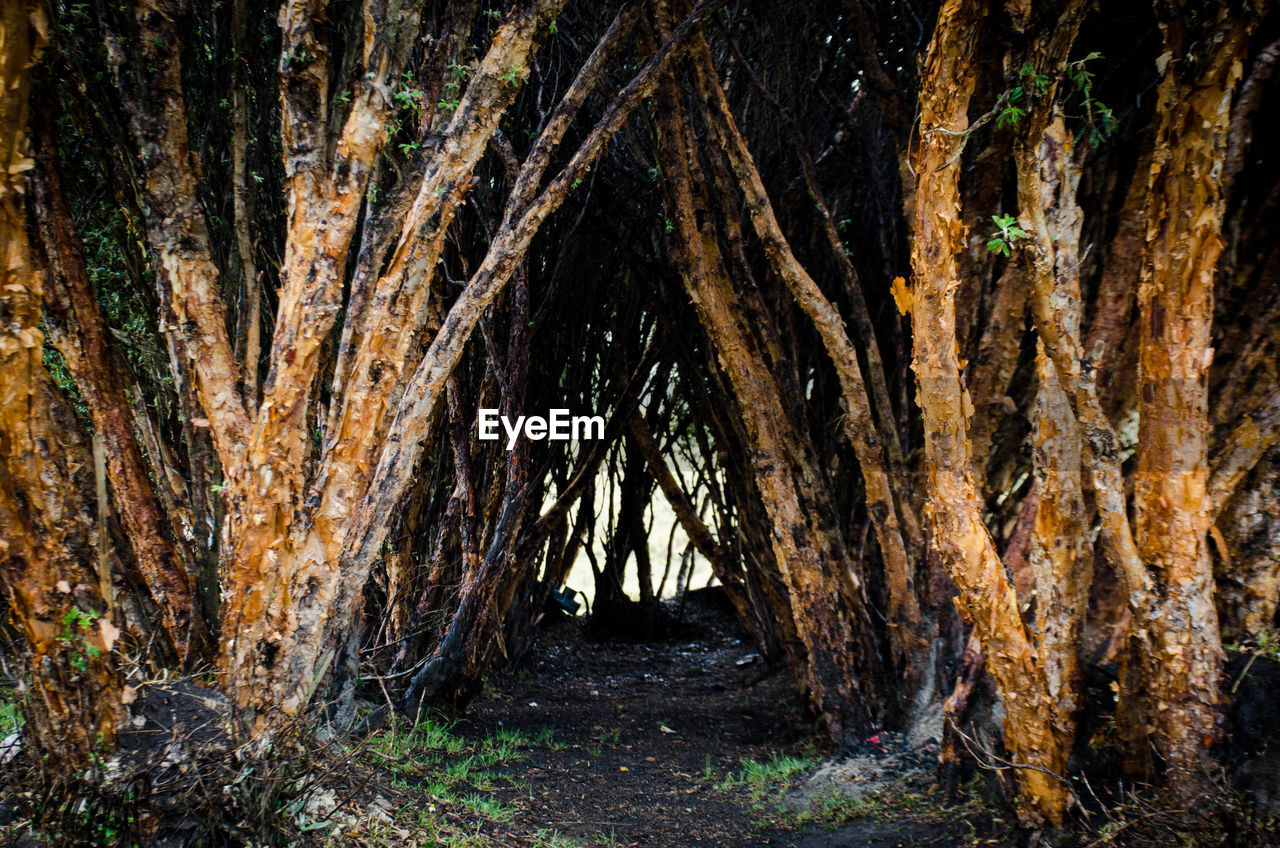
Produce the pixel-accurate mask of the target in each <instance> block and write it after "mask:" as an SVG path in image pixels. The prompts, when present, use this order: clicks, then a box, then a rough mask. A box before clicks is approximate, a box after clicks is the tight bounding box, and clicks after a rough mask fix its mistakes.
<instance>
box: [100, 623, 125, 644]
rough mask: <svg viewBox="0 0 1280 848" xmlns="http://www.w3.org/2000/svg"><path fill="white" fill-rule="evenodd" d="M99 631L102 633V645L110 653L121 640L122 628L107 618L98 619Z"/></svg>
mask: <svg viewBox="0 0 1280 848" xmlns="http://www.w3.org/2000/svg"><path fill="white" fill-rule="evenodd" d="M98 629H99V630H101V631H102V644H103V645H105V646H106V648H107V650H108V651H110V650H111V648H112V647H113V646H114V645H115V643H116V640H117V639H119V638H120V628H119V627H116V626H115V625H114V624H112V623H111V622H110V621H108V620H107V619H105V618H100V619H98Z"/></svg>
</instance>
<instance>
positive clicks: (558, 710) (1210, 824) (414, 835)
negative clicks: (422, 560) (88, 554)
mask: <svg viewBox="0 0 1280 848" xmlns="http://www.w3.org/2000/svg"><path fill="white" fill-rule="evenodd" d="M717 599H718V596H717V595H716V593H706V592H697V593H691V594H690V595H689V599H688V602H687V603H686V604H685V605H684V606H683V607H681V606H670V607H668V609H667V612H668V613H669V619H670V622H671V626H670V627H668V628H667V631H668V634H667V636H665V637H664V638H660V639H658V638H654V639H647V640H639V641H637V640H626V641H624V640H608V639H601V638H592V637H591V634H590V633H589V631H588V628H587V625H586V620H585V619H583V618H572V619H571V618H568V617H561V618H560V619H559V620H557V621H555V622H553V623H550V624H546V625H544V627H543V628H542V630H541V632H540V633H539V635H538V638H537V640H536V642H535V644H534V645H533V647H532V649H531V650H530V652H529V653H528V655H527V656H526V657H524V658H523V659H522V661H521V662H519V663H517V664H516V666H515V668H514V669H513V670H511V671H508V672H503V673H500V674H496V675H494V676H492V677H491V678H490V679H489V680H488V681H487V683H486V685H485V687H484V689H483V691H482V692H481V693H480V695H479V696H478V697H477V698H475V699H474V700H473V701H472V702H471V704H470V706H469V708H468V709H466V710H465V711H463V712H462V713H461V714H459V715H452V716H451V715H446V714H443V713H436V712H433V713H431V714H429V715H425V716H423V717H421V718H422V720H421V721H419V722H418V723H417V724H416V726H412V727H411V726H410V725H409V723H408V722H407V721H405V720H404V719H397V720H395V721H393V722H392V723H390V724H388V725H386V726H384V727H383V728H382V729H380V730H378V731H377V732H376V733H373V734H372V735H370V736H368V737H366V738H365V739H363V740H360V741H358V742H357V741H354V740H351V739H349V738H345V737H338V738H335V739H333V740H331V741H330V742H329V743H327V744H326V743H322V742H320V741H319V739H318V738H316V736H315V733H314V729H313V728H312V729H307V728H305V727H304V728H301V729H300V731H299V735H298V740H299V741H300V742H302V743H303V744H302V745H301V746H295V747H294V748H293V749H291V750H293V751H295V752H296V755H295V753H291V754H289V755H282V756H280V757H277V758H275V759H274V760H271V761H269V762H258V761H252V760H248V761H241V760H239V759H238V758H237V757H235V756H229V755H228V754H229V753H231V752H230V751H229V749H228V747H227V743H228V739H229V736H228V732H227V716H228V715H229V709H228V705H227V703H226V699H225V697H224V696H222V695H221V694H220V693H218V692H217V690H216V689H212V688H210V687H208V686H207V685H201V684H197V683H195V682H193V681H155V682H152V683H149V684H147V685H146V686H144V687H143V688H144V690H145V694H144V696H143V698H142V699H141V700H140V701H139V702H138V703H137V704H135V708H134V712H135V714H136V715H135V719H134V721H135V723H136V724H135V727H136V728H137V729H136V730H135V731H131V732H130V733H129V734H126V736H125V738H123V739H122V749H130V750H135V751H141V752H149V755H150V759H147V758H145V757H144V758H142V759H140V760H139V762H147V763H151V764H153V765H154V767H152V766H148V767H147V768H146V769H144V770H143V771H140V772H136V773H134V776H133V777H131V778H129V779H128V780H124V781H123V783H125V784H128V787H127V788H128V789H129V792H127V793H125V795H124V796H123V797H116V796H112V800H109V801H104V798H98V799H96V800H94V799H80V798H77V797H68V798H64V799H62V802H61V803H59V804H58V805H57V809H56V810H55V809H53V808H52V807H50V806H49V805H50V803H51V802H53V801H54V800H56V796H54V795H48V794H47V793H46V792H45V790H42V789H39V788H38V787H35V788H33V786H32V785H27V786H25V787H24V784H23V782H22V781H21V780H15V779H13V778H14V775H12V774H11V775H10V776H9V778H10V779H8V780H6V781H3V782H0V784H2V785H3V786H4V787H7V790H4V791H0V845H3V844H15V845H21V846H24V848H26V846H30V848H37V846H44V845H76V846H88V845H93V846H102V848H107V846H115V845H117V844H123V845H130V846H133V845H137V846H144V845H145V846H148V848H186V847H187V846H197V845H198V846H209V847H210V848H224V847H225V848H232V846H235V848H240V846H245V845H254V846H268V845H270V846H275V845H280V846H285V845H288V846H292V848H409V847H410V846H413V848H418V846H421V848H426V846H441V848H570V847H571V846H578V847H579V848H586V846H646V848H712V846H715V848H731V847H733V848H736V846H772V848H924V846H937V848H951V846H978V845H983V846H1008V848H1014V846H1031V845H1036V846H1041V845H1054V846H1059V848H1065V846H1093V848H1096V847H1097V846H1103V845H1124V846H1126V848H1134V846H1147V847H1148V848H1149V846H1175V845H1176V846H1196V847H1197V848H1199V846H1223V845H1233V846H1235V845H1243V846H1249V848H1265V846H1272V845H1278V844H1280V842H1277V840H1276V839H1275V838H1274V837H1275V836H1276V835H1277V826H1280V824H1278V823H1280V816H1277V817H1276V820H1275V821H1273V822H1272V823H1271V825H1266V824H1265V823H1264V822H1262V821H1261V820H1260V819H1259V817H1258V816H1257V815H1256V814H1255V813H1254V811H1253V810H1252V809H1251V808H1248V807H1244V806H1241V804H1240V799H1239V796H1226V795H1224V796H1223V797H1222V798H1219V799H1216V800H1215V799H1211V798H1206V803H1205V804H1203V805H1200V806H1201V807H1202V808H1203V809H1197V810H1183V809H1177V808H1175V807H1168V806H1161V805H1153V804H1152V803H1151V802H1150V801H1149V800H1147V799H1146V798H1145V797H1144V796H1141V795H1138V794H1132V793H1127V792H1120V793H1119V795H1117V796H1115V797H1114V798H1112V800H1110V801H1108V808H1107V809H1097V810H1094V811H1093V812H1091V813H1090V814H1089V821H1088V822H1087V823H1080V826H1079V827H1075V828H1073V832H1070V833H1061V834H1057V835H1054V836H1049V835H1048V834H1039V833H1036V832H1027V831H1025V830H1019V829H1018V828H1017V826H1016V823H1015V821H1014V816H1013V815H1012V814H1011V813H1010V812H1009V808H1008V806H1007V803H1006V802H1002V801H999V800H996V798H997V796H998V794H999V793H998V790H997V789H996V787H995V786H991V785H988V783H987V782H986V781H990V780H995V779H996V778H994V777H993V775H996V774H998V772H993V771H987V770H979V771H978V772H977V777H975V778H974V779H973V780H971V781H970V782H969V783H967V784H966V785H963V786H961V787H959V791H957V792H956V793H955V794H954V795H949V794H948V793H946V792H944V791H943V789H942V788H941V787H940V786H939V784H938V780H937V748H936V744H934V743H932V742H931V741H930V740H924V741H922V742H921V743H920V744H918V745H916V746H912V745H909V744H907V742H906V741H905V740H903V739H902V738H900V737H898V736H896V735H892V734H886V733H881V734H877V735H876V736H874V737H872V738H870V739H867V740H864V741H863V742H862V743H861V744H859V745H857V746H854V748H852V749H849V750H844V751H838V752H837V751H832V750H824V749H823V748H822V747H821V745H822V743H821V742H820V741H819V740H820V735H819V734H818V733H816V732H815V729H814V728H813V727H812V726H811V725H810V724H809V723H808V722H809V720H808V719H807V718H806V713H805V712H804V710H803V708H802V705H801V703H800V701H799V699H798V697H797V695H796V688H795V686H794V684H793V682H792V680H791V678H790V676H789V672H787V671H786V669H785V668H780V667H771V666H770V665H768V664H767V663H765V661H764V660H763V659H762V658H761V657H760V656H759V654H758V653H757V651H756V649H755V646H754V644H753V643H752V642H751V640H750V639H749V638H748V637H747V636H746V634H745V633H744V632H743V631H742V629H741V627H740V625H739V624H738V623H737V621H736V619H735V618H734V616H733V614H732V612H731V611H730V610H729V609H727V607H726V605H725V604H724V601H723V598H719V599H718V600H717ZM1250 656H1251V657H1252V661H1250V660H1246V659H1245V658H1244V657H1245V655H1244V654H1241V653H1239V652H1237V653H1236V654H1235V655H1234V657H1233V664H1232V669H1231V673H1232V679H1242V680H1244V682H1245V683H1246V685H1245V686H1243V687H1242V688H1240V690H1239V692H1238V693H1235V692H1233V695H1234V701H1235V706H1234V708H1233V710H1232V721H1233V722H1235V723H1236V725H1238V729H1239V730H1240V732H1242V733H1245V734H1246V735H1245V737H1244V738H1249V739H1251V740H1253V742H1252V743H1251V748H1250V751H1248V752H1243V753H1242V754H1241V755H1240V756H1236V757H1234V758H1230V757H1229V758H1228V765H1229V768H1230V771H1231V772H1232V774H1233V778H1234V779H1235V780H1236V781H1237V782H1238V784H1239V785H1240V786H1241V787H1242V788H1247V789H1249V790H1250V791H1251V792H1252V793H1253V795H1254V797H1255V798H1257V799H1260V802H1267V799H1270V803H1273V804H1274V802H1275V798H1274V791H1275V786H1276V785H1277V783H1276V776H1277V775H1278V774H1280V761H1277V756H1276V754H1277V752H1280V737H1278V736H1277V734H1278V733H1280V731H1278V730H1277V728H1280V662H1273V661H1271V660H1269V659H1266V658H1262V657H1260V656H1259V655H1257V654H1252V655H1250ZM1246 662H1248V663H1249V664H1248V665H1246V664H1245V663H1246ZM1246 672H1249V674H1248V675H1246ZM0 718H3V715H0ZM1245 755H1247V756H1245ZM195 766H201V768H199V769H197V768H194V767H195ZM135 785H136V786H137V787H139V788H140V789H141V788H145V789H146V790H147V793H148V801H147V802H145V803H144V804H143V805H139V804H138V803H137V801H136V800H134V801H131V800H130V799H136V796H134V795H133V794H132V789H133V787H134V786H135ZM1092 786H1097V787H1098V789H1099V791H1100V792H1103V793H1104V794H1106V788H1105V787H1104V786H1103V784H1102V783H1100V782H1098V783H1094V784H1092V785H1091V786H1090V793H1091V795H1092ZM6 796H7V797H6ZM104 797H105V796H104ZM1092 797H1093V798H1094V799H1095V800H1096V799H1097V795H1092ZM23 798H25V799H26V800H22V799H23ZM1210 801H1213V802H1214V803H1209V802H1210ZM1224 802H1225V805H1224ZM42 808H43V809H42ZM37 819H39V820H40V821H41V823H40V824H37V823H36V820H37ZM1042 836H1043V837H1045V838H1044V839H1042V838H1041V837H1042ZM121 838H124V841H123V842H121Z"/></svg>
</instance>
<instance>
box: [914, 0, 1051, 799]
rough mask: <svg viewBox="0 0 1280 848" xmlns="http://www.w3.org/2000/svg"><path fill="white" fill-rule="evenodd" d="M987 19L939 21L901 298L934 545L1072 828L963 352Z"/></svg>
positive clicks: (1045, 692)
mask: <svg viewBox="0 0 1280 848" xmlns="http://www.w3.org/2000/svg"><path fill="white" fill-rule="evenodd" d="M983 16H984V11H983V9H982V7H981V4H979V3H977V2H974V0H948V2H946V3H944V4H943V6H942V9H941V11H940V12H939V14H938V21H937V24H936V26H935V29H934V36H933V40H932V42H931V43H930V46H929V52H928V57H927V60H926V65H925V71H924V76H923V79H922V82H921V87H920V127H921V129H920V145H919V150H918V151H916V154H915V156H914V159H913V166H914V172H915V175H916V183H915V192H914V197H915V228H914V235H915V244H914V247H913V250H912V267H913V269H914V271H915V280H914V283H913V285H912V286H911V288H910V290H909V291H907V292H900V293H899V294H900V295H901V297H900V300H899V303H900V305H909V307H910V313H911V319H912V337H913V345H914V363H913V368H914V370H915V373H916V380H917V397H918V400H919V403H920V409H921V412H922V414H923V417H924V432H925V470H926V475H927V478H926V479H927V497H928V500H927V503H928V513H929V517H930V519H931V523H932V527H933V539H934V544H935V545H936V547H937V550H938V553H939V555H940V557H941V559H942V563H943V565H944V567H945V568H946V569H947V572H948V573H949V574H950V575H951V577H952V579H953V580H955V582H956V585H957V586H958V588H959V590H960V594H959V596H958V597H957V599H956V606H957V608H958V609H959V611H960V614H961V616H962V617H963V618H964V619H965V620H966V621H968V622H969V623H971V624H972V625H973V628H974V632H975V633H976V634H977V635H978V638H979V640H980V642H981V643H982V647H983V649H984V651H985V653H986V656H987V660H986V662H987V670H988V672H989V673H990V674H991V676H992V678H993V679H994V680H995V683H996V686H997V689H998V691H999V692H1000V695H1001V698H1002V699H1003V701H1004V705H1005V713H1006V718H1005V722H1004V737H1005V746H1006V747H1007V748H1008V749H1009V752H1010V755H1011V756H1012V759H1013V760H1014V761H1015V762H1016V763H1017V764H1018V766H1019V767H1018V768H1017V770H1016V774H1017V779H1018V784H1019V787H1020V789H1021V794H1022V796H1023V798H1024V803H1023V805H1022V809H1021V813H1022V815H1023V816H1024V817H1026V818H1028V819H1032V820H1035V819H1047V820H1048V821H1050V822H1051V823H1053V824H1061V822H1062V821H1063V817H1064V816H1065V813H1066V810H1067V808H1068V805H1069V804H1070V803H1071V792H1070V790H1069V788H1068V787H1067V785H1066V783H1065V782H1064V781H1063V780H1062V778H1061V777H1060V776H1061V774H1062V771H1063V766H1064V764H1065V762H1066V756H1067V751H1066V750H1064V749H1063V747H1062V745H1061V742H1060V740H1059V738H1058V735H1057V733H1056V732H1055V727H1054V716H1055V708H1056V704H1055V702H1054V699H1053V697H1052V696H1051V694H1050V691H1049V683H1048V679H1047V677H1046V673H1045V670H1044V668H1043V667H1042V665H1041V662H1040V658H1039V656H1038V655H1037V651H1036V647H1035V644H1034V642H1033V640H1032V637H1031V634H1030V633H1029V632H1028V630H1027V628H1026V626H1025V625H1024V624H1023V621H1022V618H1021V614H1020V610H1019V604H1018V598H1017V594H1016V592H1015V590H1014V587H1013V585H1012V584H1011V583H1010V581H1009V578H1008V576H1007V575H1006V573H1005V570H1004V566H1003V565H1002V563H1001V562H1000V557H999V555H998V554H997V553H996V549H995V545H994V543H993V542H992V539H991V535H990V533H988V531H987V529H986V527H985V526H984V525H983V523H982V512H981V510H982V504H981V500H980V497H979V493H978V491H977V488H976V486H975V484H974V477H973V463H972V455H971V445H970V442H969V436H968V427H967V420H968V417H969V412H970V408H971V407H970V403H969V399H968V395H967V394H966V392H965V390H964V387H963V385H962V383H961V378H960V363H959V360H958V358H957V354H956V348H957V341H956V323H955V299H954V295H955V291H956V289H957V288H958V286H959V280H958V267H957V256H958V255H959V254H960V252H961V251H962V250H963V249H964V245H965V232H964V225H963V224H962V222H961V215H960V209H961V202H960V193H959V186H958V171H959V168H958V167H957V166H956V164H955V159H956V157H957V155H958V152H959V149H960V145H962V144H963V140H964V133H965V131H966V129H967V128H968V119H967V111H968V106H969V100H970V97H971V96H972V93H973V89H974V76H975V72H976V71H975V64H974V52H975V47H976V43H977V34H978V30H979V27H980V24H981V22H982V18H983Z"/></svg>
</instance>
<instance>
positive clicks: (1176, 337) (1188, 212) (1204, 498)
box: [1123, 7, 1249, 797]
mask: <svg viewBox="0 0 1280 848" xmlns="http://www.w3.org/2000/svg"><path fill="white" fill-rule="evenodd" d="M1248 31H1249V26H1248V24H1247V19H1246V18H1245V17H1243V16H1237V15H1235V14H1233V13H1232V11H1230V10H1229V9H1227V8H1226V7H1223V8H1222V9H1221V10H1220V11H1219V15H1218V20H1217V21H1216V23H1215V24H1214V25H1213V26H1212V27H1211V28H1209V29H1208V31H1207V32H1206V33H1205V35H1206V36H1207V44H1202V45H1198V46H1197V49H1198V50H1207V51H1209V52H1208V55H1207V56H1197V57H1196V61H1195V62H1194V63H1191V62H1188V58H1189V56H1188V52H1187V51H1188V45H1187V44H1185V43H1182V39H1183V38H1189V37H1190V36H1189V35H1188V34H1187V33H1186V32H1185V31H1184V30H1183V27H1182V22H1181V21H1180V20H1179V21H1178V22H1177V23H1176V24H1173V23H1171V24H1170V25H1169V26H1168V27H1167V28H1166V46H1167V48H1168V50H1169V53H1167V54H1166V56H1167V57H1168V61H1167V64H1166V66H1165V68H1164V74H1163V77H1162V79H1161V81H1160V87H1159V90H1158V100H1157V110H1158V113H1159V114H1160V129H1159V131H1158V133H1157V136H1156V142H1155V149H1154V150H1155V152H1154V156H1153V161H1152V169H1151V183H1150V185H1151V188H1150V199H1149V202H1148V205H1147V222H1148V223H1147V236H1146V250H1145V252H1144V255H1143V267H1142V275H1141V278H1140V282H1139V286H1138V305H1139V309H1140V315H1141V318H1140V352H1139V360H1138V413H1139V422H1140V423H1139V429H1138V467H1137V470H1136V472H1135V473H1134V477H1133V492H1134V525H1135V542H1136V543H1137V546H1138V550H1139V552H1140V554H1141V556H1142V559H1143V562H1144V563H1146V565H1147V566H1148V567H1149V568H1150V569H1151V571H1152V574H1153V576H1154V578H1155V580H1156V582H1157V584H1158V585H1159V586H1160V587H1162V589H1163V592H1162V596H1161V597H1160V599H1159V603H1158V604H1156V605H1153V606H1145V607H1142V608H1139V609H1138V610H1136V611H1135V612H1136V614H1137V616H1138V618H1137V620H1136V621H1135V622H1134V627H1135V628H1138V629H1143V628H1145V629H1147V630H1148V631H1149V633H1150V637H1152V638H1153V641H1154V650H1151V651H1147V650H1136V651H1133V652H1132V653H1131V655H1130V657H1129V658H1128V660H1129V665H1128V667H1127V679H1126V682H1125V685H1124V687H1123V689H1124V693H1123V696H1124V697H1130V698H1132V697H1141V698H1142V699H1143V701H1144V702H1145V705H1146V715H1147V721H1148V723H1149V724H1148V729H1149V730H1150V731H1154V732H1153V733H1152V734H1151V739H1152V741H1153V742H1154V745H1155V748H1156V750H1157V751H1158V752H1159V754H1160V755H1161V757H1162V758H1163V759H1164V761H1165V764H1166V766H1167V767H1168V769H1169V770H1170V777H1171V780H1172V781H1173V783H1174V785H1175V786H1177V787H1179V790H1180V791H1181V792H1183V793H1184V794H1186V795H1187V796H1188V797H1191V796H1192V794H1193V793H1194V792H1195V791H1196V789H1195V786H1196V785H1197V784H1199V783H1200V782H1201V779H1202V777H1203V774H1204V766H1205V755H1206V749H1207V747H1208V745H1209V744H1210V743H1211V742H1212V741H1213V740H1214V739H1216V738H1217V735H1218V725H1217V722H1218V676H1219V673H1220V669H1221V661H1222V660H1221V642H1220V640H1219V635H1218V616H1217V612H1216V610H1215V608H1214V599H1213V592H1214V583H1213V568H1212V564H1211V561H1210V557H1209V550H1208V544H1209V540H1208V531H1209V525H1210V521H1211V514H1212V503H1211V501H1210V498H1209V493H1208V477H1209V463H1208V438H1209V412H1208V370H1209V364H1210V361H1211V359H1212V356H1213V350H1212V340H1211V336H1210V327H1211V323H1212V319H1213V283H1214V273H1215V267H1216V265H1217V261H1218V256H1219V254H1220V252H1221V248H1222V242H1221V238H1220V232H1221V226H1222V207H1223V198H1222V193H1221V187H1220V184H1219V180H1220V176H1221V172H1222V167H1223V161H1224V158H1225V156H1226V143H1227V130H1228V127H1229V124H1230V115H1231V95H1232V90H1233V89H1234V87H1235V84H1236V82H1237V81H1238V80H1239V78H1240V74H1241V59H1242V55H1243V51H1244V48H1245V45H1246V40H1247V36H1248ZM1135 672H1136V675H1135Z"/></svg>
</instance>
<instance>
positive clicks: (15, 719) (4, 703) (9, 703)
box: [0, 689, 22, 736]
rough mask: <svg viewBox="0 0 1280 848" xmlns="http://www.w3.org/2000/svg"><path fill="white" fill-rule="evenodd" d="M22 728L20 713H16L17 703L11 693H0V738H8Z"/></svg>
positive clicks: (4, 691) (9, 691)
mask: <svg viewBox="0 0 1280 848" xmlns="http://www.w3.org/2000/svg"><path fill="white" fill-rule="evenodd" d="M21 726H22V713H20V712H19V711H18V702H17V701H16V700H15V699H14V697H13V691H12V690H10V689H5V690H3V691H0V736H8V735H9V734H10V733H13V732H14V731H15V730H17V729H18V728H19V727H21Z"/></svg>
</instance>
